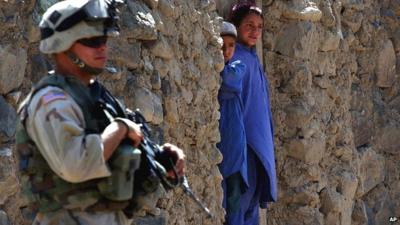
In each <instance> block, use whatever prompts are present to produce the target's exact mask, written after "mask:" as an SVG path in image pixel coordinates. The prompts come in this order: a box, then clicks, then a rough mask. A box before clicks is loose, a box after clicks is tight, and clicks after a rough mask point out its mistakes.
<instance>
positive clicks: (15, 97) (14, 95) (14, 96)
mask: <svg viewBox="0 0 400 225" xmlns="http://www.w3.org/2000/svg"><path fill="white" fill-rule="evenodd" d="M21 96H22V92H20V91H14V92H10V93H8V94H7V95H6V100H7V102H9V103H10V104H11V105H13V106H14V107H15V108H16V107H17V105H18V102H19V100H20V99H21Z"/></svg>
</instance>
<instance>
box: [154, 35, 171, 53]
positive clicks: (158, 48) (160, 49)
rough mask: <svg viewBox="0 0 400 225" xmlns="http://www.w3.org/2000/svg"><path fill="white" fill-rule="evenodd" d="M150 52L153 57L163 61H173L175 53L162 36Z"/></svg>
mask: <svg viewBox="0 0 400 225" xmlns="http://www.w3.org/2000/svg"><path fill="white" fill-rule="evenodd" d="M150 51H151V53H153V55H155V56H157V57H160V58H162V59H172V58H173V57H174V51H173V50H172V48H171V46H170V45H169V43H168V41H167V40H166V39H165V38H164V37H162V36H161V37H160V40H158V41H157V42H156V43H154V44H153V45H152V46H151V47H150Z"/></svg>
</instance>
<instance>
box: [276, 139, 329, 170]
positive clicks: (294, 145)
mask: <svg viewBox="0 0 400 225" xmlns="http://www.w3.org/2000/svg"><path fill="white" fill-rule="evenodd" d="M325 148H326V143H325V139H323V138H312V139H293V140H290V141H289V143H288V144H285V145H284V149H286V151H287V154H288V155H289V156H291V157H293V158H296V159H299V160H301V161H303V162H304V163H306V164H310V165H312V164H318V163H319V162H320V161H321V159H322V157H324V155H325Z"/></svg>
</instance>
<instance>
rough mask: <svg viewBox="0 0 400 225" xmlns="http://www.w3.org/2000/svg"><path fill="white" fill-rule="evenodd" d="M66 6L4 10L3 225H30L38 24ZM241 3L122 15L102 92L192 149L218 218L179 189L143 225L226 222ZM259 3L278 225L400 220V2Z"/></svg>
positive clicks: (0, 69) (193, 174) (137, 7)
mask: <svg viewBox="0 0 400 225" xmlns="http://www.w3.org/2000/svg"><path fill="white" fill-rule="evenodd" d="M55 1H56V0H51V1H42V0H37V1H34V0H28V1H17V0H8V1H2V2H0V9H1V10H0V16H1V17H0V18H2V20H0V25H1V27H2V29H0V37H1V39H0V40H1V41H0V58H1V60H0V165H1V166H0V225H3V224H4V225H5V224H15V225H16V224H18V225H19V224H24V221H23V216H22V215H24V216H25V218H30V215H29V214H28V213H27V212H26V210H24V208H23V207H24V206H25V204H26V203H24V202H23V200H22V199H21V198H20V197H19V188H18V180H17V177H16V175H15V174H16V170H17V166H16V165H17V163H18V162H17V161H16V158H15V152H14V141H15V139H14V134H15V129H16V126H15V119H16V108H17V104H18V103H19V102H20V101H21V98H22V97H23V96H25V95H26V93H27V92H28V90H29V88H30V87H31V85H32V83H34V82H36V81H37V80H38V79H40V77H42V76H44V74H45V73H46V71H47V69H48V68H49V63H48V62H47V60H46V59H45V57H44V56H43V55H41V54H39V53H38V51H37V44H38V40H39V32H38V30H37V28H36V24H37V23H38V21H39V18H40V15H41V14H42V13H43V12H44V10H45V9H46V8H47V7H48V6H49V5H51V4H52V3H53V2H55ZM233 2H236V1H235V0H230V1H218V0H217V1H213V0H210V1H204V0H195V1H186V0H142V1H132V0H128V5H127V6H126V7H125V8H124V9H123V14H122V19H123V20H122V32H121V34H122V35H121V38H119V39H115V40H111V41H110V46H111V53H110V56H111V60H110V63H109V66H110V67H114V68H115V69H116V72H115V73H109V74H104V75H102V76H101V77H100V79H101V80H103V81H104V83H105V84H106V86H107V87H109V88H110V89H111V90H112V91H113V93H115V94H116V95H117V96H119V98H120V99H121V100H123V101H124V103H125V104H126V105H127V106H128V107H130V108H141V110H142V112H143V113H144V114H145V116H146V118H147V119H148V120H149V121H150V122H151V123H152V125H153V127H154V129H153V131H154V133H155V136H156V137H157V139H158V140H160V141H163V142H164V141H168V142H172V143H177V144H178V145H179V146H181V147H182V148H183V149H184V150H185V153H186V154H187V156H188V159H187V174H188V178H189V181H190V183H191V184H192V187H193V190H194V192H196V193H197V194H198V195H199V197H200V198H201V199H202V200H204V202H205V203H206V204H207V205H208V206H209V207H210V209H211V210H212V211H213V212H214V214H215V215H216V219H215V220H209V219H206V216H205V215H204V214H202V213H201V211H200V210H199V209H198V208H197V206H196V205H195V204H194V203H193V202H191V201H190V200H189V199H188V198H187V197H186V196H185V195H183V193H182V191H181V190H176V191H174V192H171V193H167V194H166V196H165V198H163V199H162V200H161V201H159V203H158V206H159V207H160V208H161V209H162V210H161V212H160V215H158V216H156V217H145V218H144V219H138V220H137V224H180V225H183V224H210V225H211V224H221V223H222V217H223V210H222V208H221V206H220V203H221V196H222V193H221V189H220V187H219V184H220V179H221V177H220V174H219V172H218V169H217V167H216V164H217V163H218V162H219V161H220V160H221V155H220V153H219V152H218V150H217V149H216V148H215V143H216V142H218V139H219V134H218V132H217V128H218V122H217V121H218V117H219V114H218V107H217V100H216V95H217V91H218V88H219V75H218V71H219V70H220V69H221V67H222V66H223V59H222V55H221V54H220V52H219V48H220V46H221V43H220V39H218V31H219V28H218V26H219V24H220V20H221V19H220V18H219V17H218V15H217V11H216V7H217V6H218V9H219V11H220V13H221V15H226V12H225V13H223V12H221V11H223V9H226V8H229V4H232V3H233ZM257 2H258V3H260V2H261V3H262V7H263V10H264V23H265V26H264V27H265V28H264V34H263V40H262V44H261V46H262V47H261V48H260V50H262V51H263V58H264V65H265V68H266V71H267V73H268V80H269V82H270V92H271V101H272V103H271V104H272V109H273V114H274V123H275V141H276V151H275V152H276V157H277V172H278V178H279V201H278V202H277V203H273V204H271V206H270V208H269V210H268V213H267V215H268V216H267V221H268V224H271V225H274V224H276V225H281V224H288V225H294V224H296V225H298V224H310V225H311V224H312V225H314V224H315V225H318V224H326V225H330V224H337V225H348V224H353V225H358V224H360V225H361V224H388V219H389V217H390V216H397V217H400V202H399V199H400V175H399V174H400V163H399V160H400V152H399V148H400V141H399V140H398V137H399V136H400V107H399V105H400V94H399V87H400V86H399V83H400V81H399V74H400V69H399V68H400V32H399V30H400V29H399V28H400V21H399V20H400V19H399V18H400V1H398V0H381V1H378V0H363V1H361V0H313V1H311V0H292V1H282V0H263V1H260V0H259V1H257ZM154 213H155V214H158V212H157V211H156V212H154ZM263 217H264V216H263ZM261 220H262V221H264V220H265V219H264V218H262V219H261ZM25 222H26V221H25ZM26 224H28V223H27V222H26Z"/></svg>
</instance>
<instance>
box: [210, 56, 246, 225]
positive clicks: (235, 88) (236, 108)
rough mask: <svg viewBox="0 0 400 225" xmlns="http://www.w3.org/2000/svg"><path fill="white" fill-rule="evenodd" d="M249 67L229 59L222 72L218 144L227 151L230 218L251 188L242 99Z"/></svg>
mask: <svg viewBox="0 0 400 225" xmlns="http://www.w3.org/2000/svg"><path fill="white" fill-rule="evenodd" d="M245 69H246V66H245V65H244V64H242V63H241V62H240V61H234V62H228V63H226V64H225V67H224V70H223V71H222V72H221V77H222V84H221V88H220V90H219V93H218V101H219V104H220V114H221V117H220V121H219V129H220V134H221V141H220V142H219V143H218V144H217V147H218V149H219V150H220V151H221V153H222V155H223V160H222V162H221V164H219V169H220V172H221V174H222V177H223V181H222V187H223V190H224V201H223V206H224V208H225V209H226V213H227V215H226V220H227V221H228V220H229V216H230V215H231V214H232V213H237V212H239V209H240V198H241V195H242V193H243V192H244V190H245V189H246V188H247V147H246V134H245V131H244V124H243V113H242V110H243V104H242V100H241V91H242V79H243V76H244V71H245ZM227 224H229V223H227Z"/></svg>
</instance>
